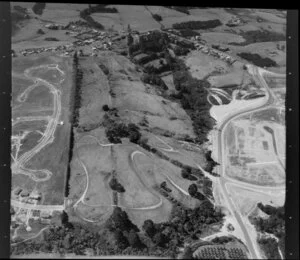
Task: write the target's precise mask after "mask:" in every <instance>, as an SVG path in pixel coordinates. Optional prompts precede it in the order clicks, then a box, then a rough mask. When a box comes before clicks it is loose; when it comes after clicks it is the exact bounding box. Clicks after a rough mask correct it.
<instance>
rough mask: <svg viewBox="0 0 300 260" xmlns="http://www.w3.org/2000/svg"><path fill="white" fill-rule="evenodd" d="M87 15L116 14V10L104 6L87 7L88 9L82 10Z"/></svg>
mask: <svg viewBox="0 0 300 260" xmlns="http://www.w3.org/2000/svg"><path fill="white" fill-rule="evenodd" d="M83 11H84V12H85V13H86V14H87V15H90V14H92V13H117V12H118V10H117V9H116V8H115V7H112V8H111V7H106V5H102V4H98V5H96V6H91V5H89V8H88V9H85V10H83Z"/></svg>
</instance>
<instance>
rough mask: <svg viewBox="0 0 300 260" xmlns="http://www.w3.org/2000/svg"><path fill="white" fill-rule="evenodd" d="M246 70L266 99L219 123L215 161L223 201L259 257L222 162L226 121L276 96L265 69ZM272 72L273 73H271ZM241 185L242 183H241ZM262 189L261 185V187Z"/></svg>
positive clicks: (252, 68)
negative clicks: (228, 184) (265, 91)
mask: <svg viewBox="0 0 300 260" xmlns="http://www.w3.org/2000/svg"><path fill="white" fill-rule="evenodd" d="M248 71H249V72H250V73H252V75H253V77H254V80H255V81H256V82H257V83H258V84H259V85H261V86H262V87H263V88H265V89H266V90H267V100H266V102H265V103H264V104H263V105H262V106H260V107H258V108H255V109H253V108H251V109H249V108H246V109H242V110H239V111H238V113H236V114H234V115H230V116H228V117H227V118H225V119H224V121H223V122H222V123H221V124H220V126H219V131H217V134H218V136H217V144H218V148H217V151H218V153H217V157H218V158H217V161H218V162H219V163H220V165H221V167H219V168H218V171H219V174H220V176H221V177H220V179H219V181H218V183H219V185H220V188H221V191H222V193H223V195H224V198H225V201H226V204H227V205H228V209H229V210H230V211H231V213H232V214H233V215H234V217H235V218H236V220H237V222H238V223H239V225H240V228H241V230H242V232H243V234H244V237H245V241H246V245H247V247H248V249H249V252H250V255H251V257H252V258H255V259H257V258H261V257H260V254H259V252H258V250H257V249H256V248H255V244H256V241H253V240H255V239H256V238H254V239H253V238H251V237H250V236H249V234H248V231H247V228H246V227H245V224H244V222H243V217H242V215H241V213H240V212H239V211H238V209H237V207H236V205H235V203H234V202H233V201H232V198H231V196H230V193H229V192H228V190H227V189H226V185H225V184H226V182H227V181H228V179H227V180H226V179H225V178H224V176H225V165H224V162H223V157H222V156H223V149H224V144H223V141H224V129H225V128H226V126H227V125H228V123H229V122H230V121H231V120H233V119H235V118H237V117H239V116H241V115H243V114H246V113H248V112H254V111H259V110H262V109H265V108H267V107H269V106H271V105H272V104H273V103H274V102H275V100H276V98H275V96H274V94H273V93H272V91H271V90H270V88H269V86H268V85H267V84H266V82H265V80H264V79H263V77H262V74H263V73H265V72H267V71H265V70H262V69H260V68H258V67H254V66H251V65H248ZM272 74H273V73H272ZM241 186H242V185H241ZM262 189H263V187H262Z"/></svg>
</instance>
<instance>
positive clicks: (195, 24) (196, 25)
mask: <svg viewBox="0 0 300 260" xmlns="http://www.w3.org/2000/svg"><path fill="white" fill-rule="evenodd" d="M220 25H222V23H221V21H220V20H219V19H214V20H207V21H188V22H182V23H175V24H173V25H172V27H173V28H174V29H191V30H205V29H212V28H215V27H217V26H220Z"/></svg>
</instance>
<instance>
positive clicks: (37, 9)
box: [32, 3, 46, 15]
mask: <svg viewBox="0 0 300 260" xmlns="http://www.w3.org/2000/svg"><path fill="white" fill-rule="evenodd" d="M45 7H46V3H35V4H34V5H33V7H32V11H33V12H34V13H35V14H37V15H42V14H43V11H44V9H45Z"/></svg>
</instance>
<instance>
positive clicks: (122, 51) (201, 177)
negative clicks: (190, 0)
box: [10, 3, 286, 259]
mask: <svg viewBox="0 0 300 260" xmlns="http://www.w3.org/2000/svg"><path fill="white" fill-rule="evenodd" d="M11 7H12V11H11V12H12V18H13V19H12V21H13V24H12V29H13V32H14V33H13V37H12V43H13V44H12V49H13V51H12V90H13V91H12V101H11V106H12V137H11V170H12V189H11V238H10V239H11V256H12V257H19V258H25V257H40V258H51V257H58V258H63V257H67V258H71V257H79V256H80V257H83V258H104V257H115V258H122V257H134V258H139V257H141V258H169V259H170V258H176V259H208V258H209V259H284V258H285V251H284V246H285V245H284V241H285V239H284V238H285V231H284V230H285V229H284V227H285V222H284V205H285V162H286V159H285V93H286V81H285V80H286V76H285V25H286V19H285V17H286V12H285V11H279V10H260V9H234V8H197V7H178V6H142V5H140V6H123V5H103V4H59V3H47V4H44V3H12V5H11Z"/></svg>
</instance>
